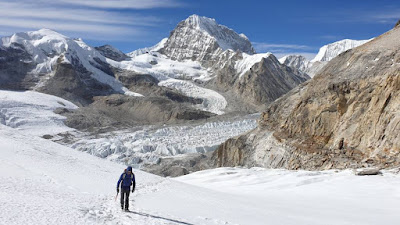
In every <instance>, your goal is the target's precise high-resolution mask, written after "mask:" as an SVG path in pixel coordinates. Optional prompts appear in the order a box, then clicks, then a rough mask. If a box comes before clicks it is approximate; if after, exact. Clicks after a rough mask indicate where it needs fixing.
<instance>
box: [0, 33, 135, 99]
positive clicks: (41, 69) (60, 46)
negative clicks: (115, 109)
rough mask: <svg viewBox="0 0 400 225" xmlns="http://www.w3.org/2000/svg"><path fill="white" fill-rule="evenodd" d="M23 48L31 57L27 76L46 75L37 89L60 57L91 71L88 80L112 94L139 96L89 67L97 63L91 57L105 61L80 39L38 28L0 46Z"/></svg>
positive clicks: (66, 61) (98, 70) (13, 36)
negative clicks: (31, 63) (109, 88)
mask: <svg viewBox="0 0 400 225" xmlns="http://www.w3.org/2000/svg"><path fill="white" fill-rule="evenodd" d="M2 46H3V47H6V48H8V47H14V48H20V47H19V46H23V48H24V49H25V50H26V51H27V52H28V53H29V54H30V55H31V56H32V61H33V62H34V63H35V64H36V67H35V68H34V69H33V71H31V73H33V74H36V75H39V74H41V75H43V74H46V75H47V77H44V78H42V79H41V82H40V83H39V84H38V86H40V85H43V83H42V82H46V80H47V79H48V76H51V75H52V72H53V68H54V66H55V65H56V63H57V60H58V59H59V58H60V56H63V57H62V60H63V62H64V63H80V64H81V66H83V67H84V68H85V69H87V70H88V71H89V72H91V74H92V77H93V78H94V79H96V80H98V81H99V82H101V83H104V84H108V85H110V86H111V87H112V88H113V89H114V90H115V91H117V92H120V93H125V94H127V95H132V96H142V95H140V94H137V93H134V92H131V91H129V90H128V89H127V88H125V87H124V86H123V85H122V84H121V83H120V82H119V81H118V80H116V79H115V78H114V77H112V76H110V75H108V74H106V73H104V72H103V71H101V70H100V69H98V68H96V67H95V66H93V65H96V64H98V62H96V60H94V59H95V58H97V59H99V60H101V61H103V62H105V61H106V58H105V57H104V56H103V55H101V54H100V53H99V52H98V51H96V50H95V49H94V48H92V47H90V46H89V45H87V44H86V43H84V42H83V41H82V40H81V39H72V38H69V37H66V36H64V35H62V34H59V33H57V32H55V31H53V30H49V29H40V30H38V31H30V32H25V33H16V34H14V35H12V36H10V37H2V38H1V40H0V47H2Z"/></svg>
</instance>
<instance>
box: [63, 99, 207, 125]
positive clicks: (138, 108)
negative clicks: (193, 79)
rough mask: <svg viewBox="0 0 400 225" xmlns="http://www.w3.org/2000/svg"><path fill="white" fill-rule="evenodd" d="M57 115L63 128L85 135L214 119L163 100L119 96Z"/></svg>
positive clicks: (95, 101)
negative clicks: (151, 125) (81, 132)
mask: <svg viewBox="0 0 400 225" xmlns="http://www.w3.org/2000/svg"><path fill="white" fill-rule="evenodd" d="M60 113H61V114H62V115H64V116H66V117H67V120H66V121H65V123H66V125H67V126H69V127H72V128H76V129H79V130H88V131H95V130H99V129H107V128H110V127H111V128H112V129H116V128H120V129H122V128H128V127H131V126H136V125H146V124H157V123H158V124H163V123H171V122H176V121H179V120H181V121H183V120H199V119H207V118H209V117H211V116H214V114H212V113H209V112H204V111H200V110H196V109H193V108H191V107H189V105H186V104H179V103H177V102H174V101H171V100H169V99H168V98H165V97H130V96H126V95H120V94H115V95H110V96H104V97H96V98H94V102H93V103H92V104H90V105H89V106H87V107H83V108H79V109H77V110H75V111H67V112H64V111H60Z"/></svg>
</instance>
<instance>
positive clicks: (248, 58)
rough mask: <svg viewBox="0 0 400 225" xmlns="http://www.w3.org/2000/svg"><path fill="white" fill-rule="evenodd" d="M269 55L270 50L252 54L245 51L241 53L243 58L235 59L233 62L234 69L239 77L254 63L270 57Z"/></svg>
mask: <svg viewBox="0 0 400 225" xmlns="http://www.w3.org/2000/svg"><path fill="white" fill-rule="evenodd" d="M271 55H272V53H270V52H267V53H259V54H254V55H248V54H246V53H243V59H242V60H239V61H237V62H236V64H235V69H236V71H237V73H238V74H239V77H242V76H243V75H244V74H245V73H246V72H247V71H249V70H250V68H251V67H252V66H253V65H254V64H256V63H258V62H260V61H261V60H262V59H263V58H268V57H270V56H271Z"/></svg>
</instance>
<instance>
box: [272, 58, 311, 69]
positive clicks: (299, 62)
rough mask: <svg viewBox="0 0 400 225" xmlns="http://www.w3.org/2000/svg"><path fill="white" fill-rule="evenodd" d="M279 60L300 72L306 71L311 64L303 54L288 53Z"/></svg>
mask: <svg viewBox="0 0 400 225" xmlns="http://www.w3.org/2000/svg"><path fill="white" fill-rule="evenodd" d="M279 62H280V63H281V64H284V65H286V66H289V67H291V68H295V69H297V70H298V71H300V72H304V71H305V70H306V69H307V68H308V67H309V64H310V61H308V60H307V59H306V58H305V57H304V56H302V55H286V56H284V57H282V58H280V59H279Z"/></svg>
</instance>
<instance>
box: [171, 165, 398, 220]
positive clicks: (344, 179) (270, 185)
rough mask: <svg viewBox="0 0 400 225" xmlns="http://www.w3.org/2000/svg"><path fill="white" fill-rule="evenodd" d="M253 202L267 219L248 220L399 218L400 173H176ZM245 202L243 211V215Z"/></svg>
mask: <svg viewBox="0 0 400 225" xmlns="http://www.w3.org/2000/svg"><path fill="white" fill-rule="evenodd" d="M175 180H178V181H182V182H185V183H188V184H195V185H198V186H200V187H204V188H208V189H212V190H215V191H219V192H221V193H229V194H232V195H235V196H241V197H242V198H244V199H246V200H248V201H250V202H252V205H251V206H250V207H256V208H257V209H258V210H260V211H258V212H257V213H261V214H263V217H264V218H263V220H257V221H255V222H254V221H253V222H250V220H252V219H254V218H251V217H252V216H254V215H248V217H247V218H251V219H249V221H248V223H244V224H287V225H289V224H309V225H311V224H326V225H338V224H343V225H344V224H352V225H368V224H370V225H374V224H391V225H394V224H397V223H398V221H399V219H400V214H399V213H398V210H399V209H400V206H399V205H398V202H399V201H400V175H399V174H393V173H389V172H384V174H383V176H364V177H360V176H355V175H354V173H353V172H352V171H350V170H345V171H340V172H338V171H333V170H331V171H321V172H318V171H314V172H311V171H288V170H273V169H264V168H252V169H243V168H218V169H213V170H206V171H200V172H196V173H192V174H189V175H186V176H182V177H179V178H175ZM247 209H248V208H246V209H245V210H244V211H243V212H242V213H241V214H240V215H238V216H244V213H246V210H247Z"/></svg>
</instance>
